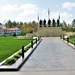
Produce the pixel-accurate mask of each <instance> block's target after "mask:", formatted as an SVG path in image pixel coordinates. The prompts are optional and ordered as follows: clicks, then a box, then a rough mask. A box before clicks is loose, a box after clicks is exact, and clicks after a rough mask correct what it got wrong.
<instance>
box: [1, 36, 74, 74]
mask: <svg viewBox="0 0 75 75" xmlns="http://www.w3.org/2000/svg"><path fill="white" fill-rule="evenodd" d="M42 39H43V40H42V42H41V43H40V44H39V45H38V47H37V48H36V49H35V51H34V52H33V53H32V55H31V56H30V57H29V59H28V60H27V61H26V62H25V63H24V65H23V66H22V68H21V69H20V70H19V71H18V72H0V75H5V74H7V75H75V50H74V49H73V48H72V47H70V46H69V45H67V44H66V43H64V42H63V40H61V39H60V38H58V37H48V38H42Z"/></svg>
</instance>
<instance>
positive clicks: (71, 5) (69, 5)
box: [62, 2, 75, 10]
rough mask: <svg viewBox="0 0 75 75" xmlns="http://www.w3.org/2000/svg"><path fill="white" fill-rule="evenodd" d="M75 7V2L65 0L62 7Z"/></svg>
mask: <svg viewBox="0 0 75 75" xmlns="http://www.w3.org/2000/svg"><path fill="white" fill-rule="evenodd" d="M74 7H75V3H74V2H65V3H63V4H62V8H65V9H68V10H71V9H72V8H74Z"/></svg>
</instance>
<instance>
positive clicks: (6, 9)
mask: <svg viewBox="0 0 75 75" xmlns="http://www.w3.org/2000/svg"><path fill="white" fill-rule="evenodd" d="M18 10H19V8H18V5H11V4H7V5H4V6H2V7H1V11H2V12H9V13H10V12H13V11H18Z"/></svg>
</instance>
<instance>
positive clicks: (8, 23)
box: [5, 20, 12, 28]
mask: <svg viewBox="0 0 75 75" xmlns="http://www.w3.org/2000/svg"><path fill="white" fill-rule="evenodd" d="M5 25H6V27H7V28H11V27H12V22H11V20H8V21H7V23H6V24H5Z"/></svg>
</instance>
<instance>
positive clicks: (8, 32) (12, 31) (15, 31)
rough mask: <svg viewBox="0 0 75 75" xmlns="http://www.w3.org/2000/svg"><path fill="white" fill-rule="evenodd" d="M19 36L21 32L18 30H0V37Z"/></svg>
mask: <svg viewBox="0 0 75 75" xmlns="http://www.w3.org/2000/svg"><path fill="white" fill-rule="evenodd" d="M14 33H15V34H16V35H20V34H21V30H20V29H19V28H0V36H2V35H6V36H8V35H13V34H14Z"/></svg>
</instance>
